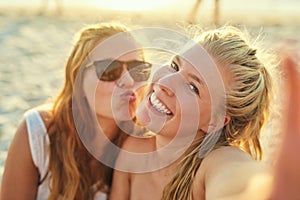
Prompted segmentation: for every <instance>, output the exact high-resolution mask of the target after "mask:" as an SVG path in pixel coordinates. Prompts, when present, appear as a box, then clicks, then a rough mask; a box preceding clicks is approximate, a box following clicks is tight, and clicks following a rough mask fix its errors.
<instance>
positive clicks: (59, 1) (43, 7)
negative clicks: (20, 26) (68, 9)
mask: <svg viewBox="0 0 300 200" xmlns="http://www.w3.org/2000/svg"><path fill="white" fill-rule="evenodd" d="M41 1H42V5H41V7H40V10H39V14H45V13H46V11H47V7H48V8H49V7H50V6H49V5H50V3H51V0H41ZM49 1H50V2H49ZM54 1H55V13H56V14H58V15H61V14H62V12H63V5H62V0H54Z"/></svg>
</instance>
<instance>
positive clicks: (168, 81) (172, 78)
mask: <svg viewBox="0 0 300 200" xmlns="http://www.w3.org/2000/svg"><path fill="white" fill-rule="evenodd" d="M182 83H184V80H183V78H182V77H181V75H180V74H178V73H172V74H168V75H165V76H163V77H160V79H159V80H158V81H157V85H158V87H159V88H160V89H161V90H162V91H163V92H165V93H166V94H167V95H168V96H174V95H175V93H176V90H177V89H179V88H180V87H181V86H182Z"/></svg>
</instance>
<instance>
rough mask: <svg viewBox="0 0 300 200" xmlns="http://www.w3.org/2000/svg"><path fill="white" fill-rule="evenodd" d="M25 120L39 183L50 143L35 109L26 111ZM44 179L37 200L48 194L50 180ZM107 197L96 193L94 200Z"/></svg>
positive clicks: (101, 199)
mask: <svg viewBox="0 0 300 200" xmlns="http://www.w3.org/2000/svg"><path fill="white" fill-rule="evenodd" d="M24 116H25V120H26V125H27V131H28V138H29V145H30V151H31V155H32V159H33V163H34V165H35V166H36V167H37V168H38V171H39V173H40V180H39V181H40V182H42V180H43V179H44V178H45V176H46V175H47V174H46V173H47V170H48V165H49V155H50V150H49V148H50V141H49V136H48V133H47V129H46V127H45V124H44V122H43V120H42V117H41V116H40V114H39V112H38V111H37V110H35V109H31V110H28V111H27V112H26V113H25V114H24ZM48 177H49V176H47V177H46V179H45V180H43V182H42V183H41V184H40V185H39V186H38V190H37V198H36V199H37V200H46V199H48V197H49V194H50V188H49V186H50V180H49V178H48ZM106 199H107V195H106V194H105V193H103V192H100V191H98V192H97V193H96V194H95V196H94V200H106Z"/></svg>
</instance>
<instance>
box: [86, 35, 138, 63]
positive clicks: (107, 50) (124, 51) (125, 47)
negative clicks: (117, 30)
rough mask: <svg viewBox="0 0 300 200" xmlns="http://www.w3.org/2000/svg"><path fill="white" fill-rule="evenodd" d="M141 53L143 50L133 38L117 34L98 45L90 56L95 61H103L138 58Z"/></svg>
mask: <svg viewBox="0 0 300 200" xmlns="http://www.w3.org/2000/svg"><path fill="white" fill-rule="evenodd" d="M141 52H142V51H141V48H140V47H139V46H138V45H137V44H136V42H135V41H134V40H133V39H132V38H130V37H128V36H127V35H124V34H121V35H119V34H117V35H116V36H113V37H110V38H108V39H106V40H104V41H102V42H101V43H100V44H98V45H97V46H96V48H94V50H93V51H92V52H91V53H90V55H89V56H90V58H91V59H93V60H101V59H106V58H119V57H121V56H124V55H127V56H137V55H138V54H141Z"/></svg>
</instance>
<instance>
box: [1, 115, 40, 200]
mask: <svg viewBox="0 0 300 200" xmlns="http://www.w3.org/2000/svg"><path fill="white" fill-rule="evenodd" d="M38 180H39V173H38V170H37V168H36V167H35V165H34V163H33V160H32V156H31V152H30V146H29V139H28V132H27V127H26V122H25V120H23V121H22V122H21V123H20V125H19V127H18V129H17V131H16V134H15V136H14V139H13V140H12V143H11V145H10V147H9V150H8V154H7V158H6V162H5V168H4V173H3V177H2V184H1V198H0V199H2V200H15V199H23V200H31V199H36V194H37V187H38Z"/></svg>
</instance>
